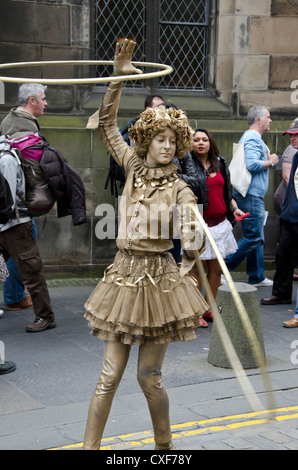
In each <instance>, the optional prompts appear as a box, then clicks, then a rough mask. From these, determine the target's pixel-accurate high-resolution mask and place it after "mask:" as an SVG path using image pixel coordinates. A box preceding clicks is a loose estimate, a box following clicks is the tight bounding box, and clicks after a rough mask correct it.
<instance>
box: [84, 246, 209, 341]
mask: <svg viewBox="0 0 298 470" xmlns="http://www.w3.org/2000/svg"><path fill="white" fill-rule="evenodd" d="M85 308H86V313H85V318H86V319H87V320H88V322H89V323H88V324H89V327H90V328H91V334H93V335H95V336H98V337H99V338H101V339H103V340H108V341H121V342H123V343H125V344H142V343H145V342H150V341H151V342H153V343H157V344H163V343H169V342H170V341H189V340H192V339H195V338H196V335H195V332H194V328H196V327H197V326H198V321H199V320H200V318H201V317H202V315H203V313H204V312H206V311H207V310H208V308H209V307H208V304H207V303H206V302H205V300H204V299H203V297H202V295H201V294H200V292H199V290H198V288H197V286H196V283H195V281H194V279H193V278H192V277H191V276H189V275H186V276H184V277H181V276H180V273H179V268H178V267H177V265H176V263H175V261H174V258H173V256H172V255H171V254H170V253H168V252H166V253H163V254H158V255H153V256H130V255H126V254H124V253H122V252H120V251H119V252H118V253H117V254H116V257H115V260H114V263H113V265H111V266H109V268H107V273H105V276H104V278H103V279H102V280H101V281H100V282H99V283H98V285H97V286H96V288H95V289H94V291H93V292H92V294H91V295H90V297H89V299H88V300H87V302H86V304H85Z"/></svg>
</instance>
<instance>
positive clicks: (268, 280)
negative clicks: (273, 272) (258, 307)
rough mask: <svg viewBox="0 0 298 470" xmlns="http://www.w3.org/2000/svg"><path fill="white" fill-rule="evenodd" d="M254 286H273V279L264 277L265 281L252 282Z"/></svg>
mask: <svg viewBox="0 0 298 470" xmlns="http://www.w3.org/2000/svg"><path fill="white" fill-rule="evenodd" d="M252 286H254V287H272V286H273V281H271V280H270V279H267V277H265V279H263V281H261V282H257V283H256V284H252Z"/></svg>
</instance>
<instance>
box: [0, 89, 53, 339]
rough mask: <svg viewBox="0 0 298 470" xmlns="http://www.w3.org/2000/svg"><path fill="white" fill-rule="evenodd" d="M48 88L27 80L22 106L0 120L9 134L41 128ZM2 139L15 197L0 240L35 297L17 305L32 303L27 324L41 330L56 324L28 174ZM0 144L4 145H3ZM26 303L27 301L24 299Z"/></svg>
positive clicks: (4, 167)
mask: <svg viewBox="0 0 298 470" xmlns="http://www.w3.org/2000/svg"><path fill="white" fill-rule="evenodd" d="M45 88H46V87H44V86H43V85H39V84H24V85H21V87H20V89H19V106H18V107H17V108H13V109H12V110H11V111H10V113H9V114H8V115H7V116H6V117H5V118H4V120H3V121H2V124H1V133H2V134H3V135H9V136H10V137H22V136H24V135H27V134H29V133H30V134H33V133H36V132H39V130H40V128H39V124H38V122H37V119H36V118H37V117H38V116H41V115H42V114H43V112H44V109H45V106H46V105H47V102H46V96H45ZM5 145H6V144H5V139H4V140H3V143H2V155H1V158H0V172H1V173H2V175H3V176H4V177H5V178H6V180H7V181H8V184H9V186H10V190H11V194H12V197H13V201H14V208H15V213H14V215H13V216H12V217H11V218H10V219H9V220H8V222H7V223H4V224H0V244H1V246H2V247H3V251H4V257H5V259H6V260H7V259H8V258H9V256H10V257H11V258H12V259H13V261H14V262H15V265H16V267H17V270H18V272H19V274H20V277H21V280H22V283H23V284H24V285H25V286H26V287H27V289H28V291H29V294H30V296H31V299H32V304H31V305H30V300H31V299H30V300H28V298H25V299H24V301H27V302H26V305H25V304H24V305H20V304H21V302H20V303H19V307H18V306H15V308H17V307H18V308H29V307H30V306H32V305H33V308H34V311H35V315H36V318H35V320H34V321H33V322H32V323H30V324H29V325H27V327H26V331H28V332H41V331H44V330H46V329H49V328H55V326H56V324H55V317H54V313H53V311H52V307H51V303H50V298H49V292H48V288H47V285H46V281H45V279H44V275H43V264H42V259H41V256H40V253H39V249H38V246H37V243H36V241H35V237H34V235H33V232H32V219H31V216H30V214H29V211H28V208H27V207H26V206H25V204H24V203H23V202H22V200H24V199H25V197H26V195H25V177H24V173H23V170H22V168H21V165H20V161H19V160H18V158H17V157H16V156H15V155H12V154H11V152H9V151H8V149H9V147H8V148H7V147H5ZM0 148H1V147H0ZM23 303H24V302H23Z"/></svg>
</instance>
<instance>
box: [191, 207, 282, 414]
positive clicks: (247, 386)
mask: <svg viewBox="0 0 298 470" xmlns="http://www.w3.org/2000/svg"><path fill="white" fill-rule="evenodd" d="M191 210H192V211H193V213H194V215H195V217H196V219H197V220H198V221H199V222H200V224H201V225H202V227H203V230H204V232H205V234H206V236H207V238H208V240H209V242H210V244H211V246H212V248H213V250H214V252H215V254H216V257H217V259H218V262H219V264H220V267H221V269H222V272H223V274H224V276H225V278H226V281H227V283H228V286H229V288H230V290H231V294H232V297H233V300H234V303H235V306H236V309H237V310H238V314H239V317H240V319H241V321H242V324H243V328H244V330H245V332H246V335H247V338H248V342H249V344H250V347H251V350H252V353H253V355H254V357H255V359H256V363H257V365H258V367H259V369H260V375H261V378H262V380H263V383H264V388H265V393H266V395H267V399H268V405H269V411H268V413H267V415H268V416H267V419H266V421H272V420H273V418H274V413H273V411H272V410H273V409H274V408H275V398H274V395H273V391H272V385H271V381H270V377H269V373H268V370H267V367H266V361H265V358H264V355H263V351H262V349H261V346H260V344H259V341H258V339H257V336H256V333H255V331H254V328H253V326H252V324H251V322H250V319H249V316H248V314H247V312H246V310H245V307H244V305H243V303H242V300H241V298H240V296H239V294H238V291H237V289H236V286H235V284H234V281H233V279H232V277H231V275H230V273H229V271H228V268H227V266H226V264H225V262H224V259H223V258H222V256H221V253H220V251H219V249H218V247H217V245H216V243H215V241H214V239H213V237H212V235H211V233H210V230H209V229H208V226H207V224H206V223H205V221H204V219H203V217H202V215H201V214H200V212H199V211H198V208H197V207H196V206H191ZM195 261H196V265H197V268H198V271H199V275H200V276H201V278H202V280H203V282H204V286H205V290H206V294H207V302H208V303H209V305H210V307H211V308H212V311H213V314H214V322H215V324H216V326H217V329H218V334H219V337H220V339H221V341H222V346H223V349H224V350H225V353H226V356H227V358H228V360H229V362H230V365H231V367H232V368H233V370H234V372H235V375H236V377H237V379H238V381H239V384H240V386H241V388H242V391H243V392H244V395H245V396H246V398H247V400H248V402H249V403H250V405H251V407H252V409H253V410H254V411H258V410H262V409H263V410H264V406H263V404H262V403H261V401H260V400H259V397H258V395H257V393H256V391H255V390H254V388H253V386H252V384H251V383H250V380H249V378H248V376H247V374H246V373H245V370H244V369H243V367H242V364H241V362H240V360H239V357H238V355H237V353H236V350H235V348H234V346H233V344H232V341H231V339H230V337H229V334H228V331H227V329H226V327H225V324H224V322H223V320H222V318H221V315H220V313H219V310H218V307H217V305H216V302H215V299H214V297H213V295H212V292H211V289H210V286H209V284H208V281H207V277H206V274H205V271H204V268H203V264H202V261H201V259H200V256H199V254H198V252H196V253H195Z"/></svg>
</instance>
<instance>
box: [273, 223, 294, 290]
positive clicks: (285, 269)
mask: <svg viewBox="0 0 298 470" xmlns="http://www.w3.org/2000/svg"><path fill="white" fill-rule="evenodd" d="M297 256H298V224H292V223H289V222H284V221H281V232H280V239H279V244H278V247H277V252H276V272H275V275H274V279H273V288H272V295H276V296H278V297H280V298H281V299H291V298H292V290H293V273H294V269H295V265H296V260H297Z"/></svg>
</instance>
